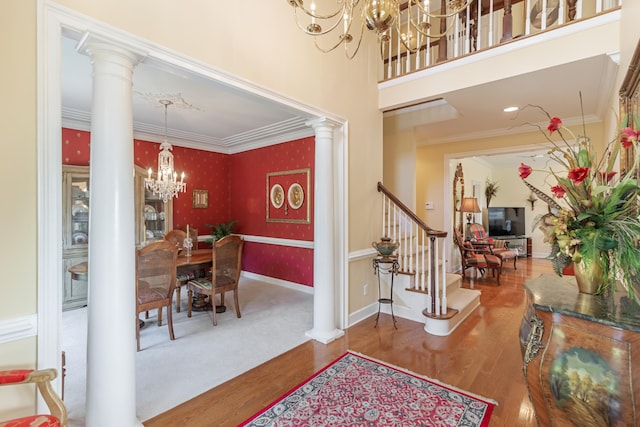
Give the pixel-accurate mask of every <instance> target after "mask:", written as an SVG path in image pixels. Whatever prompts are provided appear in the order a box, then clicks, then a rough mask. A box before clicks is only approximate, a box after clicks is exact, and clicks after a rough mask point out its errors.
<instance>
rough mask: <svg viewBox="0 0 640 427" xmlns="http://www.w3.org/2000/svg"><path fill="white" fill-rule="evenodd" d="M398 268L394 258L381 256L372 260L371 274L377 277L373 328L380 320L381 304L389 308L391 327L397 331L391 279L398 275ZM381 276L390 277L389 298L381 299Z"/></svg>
mask: <svg viewBox="0 0 640 427" xmlns="http://www.w3.org/2000/svg"><path fill="white" fill-rule="evenodd" d="M398 268H399V265H398V257H396V256H382V257H377V258H374V259H373V273H374V274H376V275H377V276H378V315H377V316H376V324H375V326H374V328H377V327H378V319H379V318H380V308H381V307H382V304H389V306H390V307H391V318H392V319H393V327H394V328H395V329H398V326H397V325H396V317H395V316H394V314H393V277H394V276H395V275H397V274H398ZM381 274H389V275H390V276H391V289H390V291H389V298H383V297H382V288H381V284H380V275H381Z"/></svg>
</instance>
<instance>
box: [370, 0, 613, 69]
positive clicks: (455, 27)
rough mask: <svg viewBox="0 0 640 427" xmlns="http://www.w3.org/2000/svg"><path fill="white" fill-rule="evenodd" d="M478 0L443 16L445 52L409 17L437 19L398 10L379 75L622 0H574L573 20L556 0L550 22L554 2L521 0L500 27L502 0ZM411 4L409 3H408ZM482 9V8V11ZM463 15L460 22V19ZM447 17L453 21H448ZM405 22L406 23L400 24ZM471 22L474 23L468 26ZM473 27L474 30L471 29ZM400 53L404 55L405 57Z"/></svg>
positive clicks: (604, 9) (462, 53)
mask: <svg viewBox="0 0 640 427" xmlns="http://www.w3.org/2000/svg"><path fill="white" fill-rule="evenodd" d="M494 2H495V3H494ZM478 3H479V0H478ZM482 3H483V4H484V6H485V7H484V8H483V7H476V13H473V11H472V10H471V8H467V9H466V10H465V12H463V14H456V15H454V16H451V17H449V18H446V26H447V28H450V31H449V33H448V34H446V35H444V37H446V41H447V43H446V52H440V48H439V46H438V44H437V42H438V40H437V39H432V38H428V37H426V36H424V35H423V34H420V33H419V32H418V31H417V30H416V29H415V28H413V29H412V25H411V24H410V22H411V19H410V17H414V20H413V22H418V21H420V20H422V21H426V23H427V24H429V25H431V24H433V28H434V29H435V27H438V26H439V21H434V22H437V23H435V24H434V22H432V19H431V18H430V17H429V16H426V15H425V14H424V13H422V12H421V11H420V10H416V9H415V5H414V6H413V7H414V9H413V10H409V8H407V10H406V11H404V12H403V13H402V14H401V17H402V19H401V22H402V24H403V25H402V26H400V24H398V26H397V27H394V29H393V30H388V31H387V33H386V35H387V36H388V37H389V41H388V42H387V45H388V46H386V47H385V48H384V49H383V50H384V55H385V61H386V62H385V63H384V64H383V66H382V67H381V68H380V71H381V79H382V80H387V79H392V78H394V77H399V76H402V75H404V74H408V73H411V72H414V71H417V70H421V69H425V68H428V67H431V66H434V65H437V60H438V57H440V56H446V59H447V60H451V59H456V58H459V57H462V56H465V55H471V54H474V52H477V51H480V50H484V49H488V48H491V47H493V46H497V45H500V44H501V43H502V42H503V41H504V42H512V41H513V42H515V43H519V41H517V40H514V39H512V38H511V37H509V38H506V39H504V40H503V36H504V34H512V30H513V28H524V34H523V35H525V36H528V35H532V34H538V33H544V32H545V31H546V30H549V29H553V28H555V27H558V26H561V25H571V24H572V22H573V21H578V20H582V19H585V18H591V17H594V16H596V15H598V14H601V13H604V12H607V11H611V10H614V9H616V8H619V7H621V6H622V0H591V1H589V2H585V1H584V0H577V2H576V5H575V8H576V11H575V12H576V13H575V17H574V19H573V21H567V19H568V18H567V13H568V12H569V11H568V7H567V0H560V1H559V4H558V6H557V8H558V10H557V11H556V12H557V18H556V19H555V20H554V21H553V22H551V21H550V20H549V17H550V14H549V12H547V8H548V7H549V6H552V5H553V4H554V3H553V2H552V0H525V1H524V2H523V4H522V3H521V7H522V8H524V13H516V14H514V13H513V12H512V13H511V21H512V25H513V27H512V29H505V28H503V22H504V20H503V18H504V2H503V1H502V0H500V1H498V2H496V0H488V1H483V2H482ZM412 4H413V3H410V7H411V5H412ZM534 7H535V8H536V10H537V9H538V8H541V11H540V14H539V16H540V18H539V20H540V25H539V26H540V28H536V27H534V26H533V25H531V10H532V8H534ZM483 10H484V11H485V13H484V15H483ZM554 15H555V13H554ZM463 18H464V21H465V22H464V24H463V23H462V22H461V21H462V20H463ZM451 19H454V20H455V21H451ZM405 23H406V25H404V24H405ZM472 24H475V25H473V26H472ZM401 27H402V29H403V30H404V31H406V37H407V39H406V43H407V45H408V46H410V47H411V46H415V47H414V50H411V49H405V48H404V44H403V42H402V40H401V37H400V35H399V34H398V32H397V31H395V30H396V29H399V28H401ZM405 27H406V29H405ZM474 27H475V30H474V29H473V28H474ZM409 32H411V38H409ZM474 41H475V43H474ZM414 42H415V44H414ZM431 43H435V44H436V48H435V49H431ZM422 45H424V48H421V46H422ZM403 50H404V52H403ZM402 55H406V56H407V57H406V59H405V58H403V57H402ZM412 56H413V59H412ZM403 59H404V60H403ZM412 63H413V64H412Z"/></svg>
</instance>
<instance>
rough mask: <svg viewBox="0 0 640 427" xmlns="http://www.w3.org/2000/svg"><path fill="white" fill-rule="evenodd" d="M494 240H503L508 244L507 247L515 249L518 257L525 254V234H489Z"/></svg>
mask: <svg viewBox="0 0 640 427" xmlns="http://www.w3.org/2000/svg"><path fill="white" fill-rule="evenodd" d="M491 237H493V239H495V240H504V241H506V242H507V243H508V244H509V249H517V250H518V257H526V256H527V237H526V236H491Z"/></svg>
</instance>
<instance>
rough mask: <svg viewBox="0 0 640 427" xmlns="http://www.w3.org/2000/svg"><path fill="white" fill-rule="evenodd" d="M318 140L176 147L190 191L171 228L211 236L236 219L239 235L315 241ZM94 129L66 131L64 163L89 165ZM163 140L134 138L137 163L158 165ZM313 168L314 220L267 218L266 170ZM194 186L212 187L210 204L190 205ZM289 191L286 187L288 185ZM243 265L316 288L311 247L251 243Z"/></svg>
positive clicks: (178, 204) (308, 195)
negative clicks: (237, 149)
mask: <svg viewBox="0 0 640 427" xmlns="http://www.w3.org/2000/svg"><path fill="white" fill-rule="evenodd" d="M314 141H315V140H314V138H312V137H311V138H305V139H301V140H296V141H292V142H288V143H284V144H278V145H274V146H270V147H265V148H260V149H256V150H250V151H247V152H243V153H238V154H234V155H227V154H220V153H212V152H208V151H202V150H194V149H190V148H183V147H174V148H173V155H174V164H175V167H176V170H177V171H178V172H179V173H180V172H181V171H182V170H184V173H185V181H186V182H187V192H186V193H181V194H180V195H179V197H178V198H176V199H174V200H173V228H183V227H185V226H186V224H189V225H190V226H193V227H196V228H198V232H199V234H200V235H204V234H208V233H209V232H210V229H209V228H208V227H205V224H218V223H220V222H225V221H229V220H231V219H235V220H236V221H237V223H236V227H235V231H236V232H238V233H241V234H247V235H257V236H267V237H276V238H284V239H295V240H307V241H313V199H314V197H313V194H312V189H313V176H314V173H313V165H314V150H315V145H314ZM89 148H90V133H89V132H86V131H79V130H74V129H66V128H63V129H62V163H63V164H67V165H78V166H88V165H89ZM158 150H159V144H157V143H153V142H148V141H142V140H134V162H135V164H136V165H138V166H141V167H142V168H144V169H148V168H149V167H151V168H152V169H153V171H156V170H157V168H158V165H157V158H158V157H157V156H158ZM304 168H310V169H311V171H310V188H309V189H306V188H305V199H306V200H305V202H307V201H308V202H309V208H310V212H311V214H310V223H309V224H291V223H274V222H267V221H266V206H267V205H266V201H267V190H266V186H267V184H266V174H267V173H270V172H283V171H287V170H293V169H304ZM193 190H208V191H209V207H208V208H206V209H194V208H193V207H192V194H193ZM285 190H286V189H285ZM243 269H244V270H246V271H250V272H253V273H256V274H262V275H265V276H269V277H275V278H278V279H282V280H287V281H291V282H294V283H300V284H304V285H308V286H313V250H312V249H302V248H293V247H288V246H278V245H268V244H259V243H252V242H247V243H245V250H244V256H243Z"/></svg>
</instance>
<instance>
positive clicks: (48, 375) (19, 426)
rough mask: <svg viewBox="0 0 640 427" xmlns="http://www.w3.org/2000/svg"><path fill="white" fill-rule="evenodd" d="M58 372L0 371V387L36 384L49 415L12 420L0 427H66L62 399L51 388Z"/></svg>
mask: <svg viewBox="0 0 640 427" xmlns="http://www.w3.org/2000/svg"><path fill="white" fill-rule="evenodd" d="M57 375H58V372H57V371H56V370H55V369H43V370H40V371H36V370H33V369H16V370H6V371H2V370H0V386H7V385H18V384H36V385H37V386H38V390H39V391H40V394H41V395H42V398H43V399H44V401H45V402H46V403H47V406H48V407H49V411H50V412H51V415H47V414H40V415H29V416H26V417H22V418H17V419H13V420H7V421H0V427H66V426H67V408H66V407H65V406H64V403H63V402H62V399H60V397H59V396H58V394H57V393H56V392H55V391H54V390H53V387H51V381H53V380H54V379H55V378H56V376H57Z"/></svg>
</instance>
